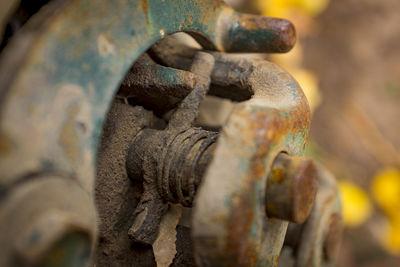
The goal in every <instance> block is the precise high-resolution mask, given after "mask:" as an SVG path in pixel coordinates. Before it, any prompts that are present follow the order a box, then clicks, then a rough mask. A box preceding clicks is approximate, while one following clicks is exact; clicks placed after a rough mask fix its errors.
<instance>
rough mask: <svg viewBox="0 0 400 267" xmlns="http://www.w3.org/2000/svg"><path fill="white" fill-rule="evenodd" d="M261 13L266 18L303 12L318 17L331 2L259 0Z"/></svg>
mask: <svg viewBox="0 0 400 267" xmlns="http://www.w3.org/2000/svg"><path fill="white" fill-rule="evenodd" d="M257 1H258V2H257V4H258V7H259V9H260V10H261V12H262V13H263V14H264V15H266V16H272V17H288V15H289V14H290V13H291V12H302V13H304V14H305V15H308V16H316V15H318V14H320V13H321V12H322V11H324V9H325V8H326V7H327V5H328V3H329V0H257Z"/></svg>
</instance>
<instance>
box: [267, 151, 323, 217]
mask: <svg viewBox="0 0 400 267" xmlns="http://www.w3.org/2000/svg"><path fill="white" fill-rule="evenodd" d="M267 183H268V184H267V193H266V199H265V202H266V204H265V205H266V212H267V215H268V216H269V217H272V218H278V219H282V220H286V221H290V222H294V223H303V222H304V221H305V220H306V219H307V217H308V216H309V215H310V213H311V209H312V207H313V205H314V199H315V195H316V193H317V185H318V178H317V170H316V167H315V165H314V163H313V161H312V160H311V159H308V158H305V157H295V156H289V155H287V154H286V153H281V154H279V155H278V157H277V158H276V159H275V161H274V163H273V166H272V169H271V173H270V174H269V176H268V179H267Z"/></svg>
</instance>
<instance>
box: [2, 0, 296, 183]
mask: <svg viewBox="0 0 400 267" xmlns="http://www.w3.org/2000/svg"><path fill="white" fill-rule="evenodd" d="M56 9H57V12H56V13H51V15H50V16H49V17H48V18H46V19H43V20H44V21H45V23H43V24H42V26H41V27H40V28H38V29H37V30H36V32H34V36H35V41H32V43H31V44H30V46H28V47H26V51H29V52H25V51H18V49H19V47H18V43H21V42H24V41H25V40H23V38H16V40H14V42H12V43H11V44H10V47H9V49H7V50H6V52H7V53H9V54H13V53H14V54H20V55H24V57H25V58H24V59H23V62H24V64H23V66H22V67H21V68H20V69H19V70H18V72H16V73H15V78H12V81H10V78H8V79H0V80H1V81H0V82H4V80H7V84H10V86H7V84H1V87H2V91H3V99H2V102H3V103H7V105H3V107H2V110H1V114H2V116H3V120H2V122H1V128H2V132H3V134H4V136H7V137H8V138H10V139H12V143H14V144H15V149H16V151H15V152H16V153H15V154H14V155H15V157H13V156H11V155H10V154H6V155H0V170H2V169H3V170H4V169H8V166H9V165H10V163H11V158H14V160H13V161H15V160H18V161H19V162H20V163H22V162H24V161H38V160H40V161H42V162H43V161H45V162H49V163H51V164H48V166H53V167H54V169H58V170H61V171H67V172H70V171H71V170H74V171H76V169H79V168H83V165H86V164H85V163H84V162H85V161H84V160H83V159H82V158H80V159H75V162H76V163H78V162H79V166H77V165H76V164H70V163H68V161H65V160H63V159H62V160H61V161H60V157H61V156H60V155H59V152H55V151H54V153H49V151H47V150H48V148H38V149H36V150H35V151H32V152H34V153H33V154H34V155H29V158H28V154H27V153H25V152H24V150H26V147H24V145H19V143H21V139H24V138H25V134H21V131H22V132H23V129H27V128H30V129H32V130H33V131H32V134H37V133H35V131H36V130H34V129H33V128H36V127H41V129H44V128H46V127H45V126H44V125H40V126H39V124H38V126H35V121H37V120H42V118H43V116H44V115H45V114H47V112H52V109H54V107H51V103H53V102H54V98H55V97H57V95H58V94H59V93H60V90H61V89H59V88H62V87H65V86H75V87H76V88H79V89H78V90H79V91H80V92H81V93H82V96H81V97H80V98H81V100H80V101H85V102H86V104H87V105H88V106H89V107H90V119H89V120H87V121H86V122H85V123H84V129H83V132H82V133H81V135H79V134H78V135H79V136H78V138H77V141H78V142H76V143H75V144H73V145H72V146H75V148H76V150H79V151H83V150H87V151H90V154H91V155H92V160H91V162H90V164H89V165H91V166H94V158H95V154H96V149H97V144H98V139H99V136H100V132H101V128H102V124H103V118H104V116H105V112H106V111H107V108H108V106H109V103H110V101H111V99H112V97H113V95H114V93H115V90H116V89H117V87H118V84H119V83H120V82H121V80H122V78H123V77H124V74H125V73H126V72H127V70H128V68H129V66H130V65H131V64H132V62H134V61H135V59H136V58H137V57H138V56H139V55H141V54H142V53H143V52H144V51H145V50H146V49H147V48H148V47H149V46H150V45H151V44H153V43H154V42H155V41H156V40H158V39H160V38H162V37H163V36H164V35H166V34H170V33H173V32H177V31H188V32H190V33H191V34H192V35H194V36H197V37H198V38H200V39H201V40H202V44H204V45H205V46H208V47H214V48H216V49H219V50H227V51H229V50H230V43H228V41H229V42H231V43H237V42H244V40H243V39H242V37H243V34H245V33H247V34H249V36H250V37H251V36H253V34H254V33H255V32H256V33H259V31H260V29H259V28H249V29H245V28H243V29H241V28H240V26H239V28H240V29H237V28H238V26H237V25H236V24H235V25H233V26H232V27H235V29H237V30H240V31H241V34H240V36H236V35H234V36H228V37H226V36H225V35H224V31H225V29H226V27H230V26H229V23H231V22H232V23H237V20H238V19H240V18H241V15H239V14H237V13H235V12H234V11H233V10H232V9H231V8H229V7H228V6H226V5H225V4H223V3H222V1H213V0H209V1H200V0H195V1H186V0H164V1H157V0H148V1H144V0H143V1H133V0H130V1H129V0H125V1H104V2H102V4H101V5H99V4H98V3H97V2H95V1H83V0H77V1H71V2H67V3H65V4H63V5H62V6H60V7H57V8H56ZM39 15H40V14H38V16H39ZM243 16H245V15H243ZM231 17H234V19H235V20H234V21H231ZM262 19H265V18H261V17H260V18H259V20H261V21H262ZM286 23H287V22H286ZM287 24H288V23H287ZM260 27H262V25H261V26H260ZM268 27H269V26H268ZM268 27H267V28H265V27H264V28H265V29H263V33H264V34H265V36H266V37H265V38H267V39H270V37H268V36H270V35H271V34H272V35H274V34H275V33H271V32H268ZM289 28H290V27H289ZM231 38H233V39H231ZM235 38H236V39H235ZM277 41H279V40H277ZM245 44H246V45H245ZM291 45H292V43H288V44H287V46H288V47H291ZM14 49H15V50H14ZM240 49H241V50H242V51H249V52H251V51H253V50H254V51H260V50H264V51H270V50H271V48H270V47H269V46H268V44H266V43H264V42H263V40H259V39H257V40H255V41H254V42H252V44H251V45H248V43H247V40H246V41H245V42H244V44H243V47H242V48H240ZM13 50H14V51H13ZM236 50H237V49H236V48H235V51H236ZM8 68H9V67H8V66H7V65H6V64H5V63H4V64H1V63H0V70H1V72H2V73H6V72H7V71H6V70H7V69H8ZM39 77H40V78H39ZM16 91H18V92H19V93H18V96H17V94H15V93H14V92H16ZM71 101H72V102H74V100H71ZM86 104H85V105H86ZM79 105H80V104H79ZM37 106H40V107H41V108H40V109H43V110H41V112H39V113H38V114H34V113H32V112H29V110H26V109H28V108H29V109H30V110H32V109H33V110H35V109H36V107H37ZM17 107H18V109H20V110H19V112H15V111H13V110H14V109H15V108H17ZM21 107H22V108H21ZM9 108H10V109H9ZM60 116H61V118H59V119H58V120H59V121H62V120H63V119H64V120H65V114H60ZM11 121H12V123H11ZM27 121H30V122H31V124H32V125H29V126H28V125H26V122H27ZM15 122H17V123H15ZM48 127H50V129H47V133H46V134H48V135H53V136H55V135H59V134H60V133H59V132H54V131H55V130H56V129H57V128H58V127H60V126H56V125H52V126H50V125H49V126H48ZM41 131H42V130H39V129H38V130H37V132H41ZM22 143H23V142H22ZM52 146H53V147H59V144H57V143H54V144H53V145H52ZM52 150H54V149H52ZM75 154H76V153H75ZM81 156H82V155H81ZM3 163H4V164H3ZM33 165H35V166H33ZM38 168H39V167H38V164H34V163H32V164H31V166H29V167H28V166H24V164H21V168H19V169H15V170H12V171H11V172H10V171H8V172H2V173H7V175H6V176H7V177H4V178H3V179H2V180H1V183H2V184H7V183H9V182H10V180H13V179H14V178H15V177H18V176H21V175H23V173H26V172H38V171H40V169H38ZM85 168H86V169H87V168H88V167H87V166H86V167H85Z"/></svg>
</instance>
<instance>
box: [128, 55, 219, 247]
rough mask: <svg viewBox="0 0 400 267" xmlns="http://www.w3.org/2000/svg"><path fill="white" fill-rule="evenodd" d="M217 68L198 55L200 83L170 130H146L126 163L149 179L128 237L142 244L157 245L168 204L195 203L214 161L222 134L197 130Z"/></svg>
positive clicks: (136, 175)
mask: <svg viewBox="0 0 400 267" xmlns="http://www.w3.org/2000/svg"><path fill="white" fill-rule="evenodd" d="M213 67H214V58H213V57H212V56H211V55H210V54H207V53H205V52H198V53H197V55H196V56H195V58H194V61H193V65H192V67H191V72H192V73H193V74H194V75H196V81H197V82H196V85H195V86H194V89H193V90H192V91H191V92H190V93H189V94H188V95H187V96H186V97H185V99H184V100H183V101H182V102H181V103H180V104H179V105H178V108H177V109H176V111H175V112H174V113H173V114H172V117H171V119H170V120H169V123H168V126H167V127H166V129H165V130H162V131H160V130H153V129H144V130H142V131H141V132H140V133H139V134H138V135H137V136H136V137H135V139H134V140H133V142H132V144H131V148H130V149H129V153H128V156H127V163H126V164H127V171H128V174H129V175H130V177H131V178H133V179H143V180H144V183H143V187H144V192H143V195H142V197H141V200H140V203H139V205H138V207H137V208H136V211H135V214H136V219H135V222H134V224H133V226H132V227H131V229H130V230H129V233H128V234H129V236H130V237H131V238H132V239H133V240H134V241H136V242H140V243H145V244H152V243H153V242H154V240H155V239H156V237H157V234H158V226H159V224H160V221H161V218H162V216H163V215H164V213H165V211H166V208H167V203H168V202H172V203H180V204H182V205H184V206H189V207H190V206H191V205H192V202H193V198H194V193H195V190H196V187H197V186H198V185H199V183H200V178H201V176H202V175H203V173H204V170H205V166H207V165H208V161H209V160H210V156H211V154H210V152H209V151H210V150H211V149H210V147H211V145H212V144H213V143H214V142H215V140H216V133H213V132H209V131H205V130H202V129H200V128H194V127H193V126H192V125H193V123H194V121H195V119H196V117H197V113H198V108H199V105H200V102H201V100H202V99H203V98H204V96H205V95H206V93H207V91H208V88H209V84H210V73H211V71H212V69H213Z"/></svg>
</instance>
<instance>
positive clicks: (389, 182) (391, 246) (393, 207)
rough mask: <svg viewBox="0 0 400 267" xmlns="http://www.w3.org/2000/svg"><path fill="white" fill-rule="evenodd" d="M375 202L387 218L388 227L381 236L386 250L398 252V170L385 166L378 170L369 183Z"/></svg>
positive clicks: (399, 240) (399, 177)
mask: <svg viewBox="0 0 400 267" xmlns="http://www.w3.org/2000/svg"><path fill="white" fill-rule="evenodd" d="M371 191H372V194H373V196H374V198H375V200H376V202H377V204H378V205H379V206H380V207H381V208H382V210H383V211H384V212H385V213H386V215H387V216H388V218H389V223H390V224H389V227H388V228H387V229H385V233H384V235H383V237H382V243H383V246H384V247H385V248H386V249H387V251H389V252H391V253H394V254H400V213H399V211H400V171H399V170H398V169H396V168H386V169H384V170H381V171H379V172H378V173H377V174H376V175H375V177H374V179H373V181H372V184H371Z"/></svg>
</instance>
